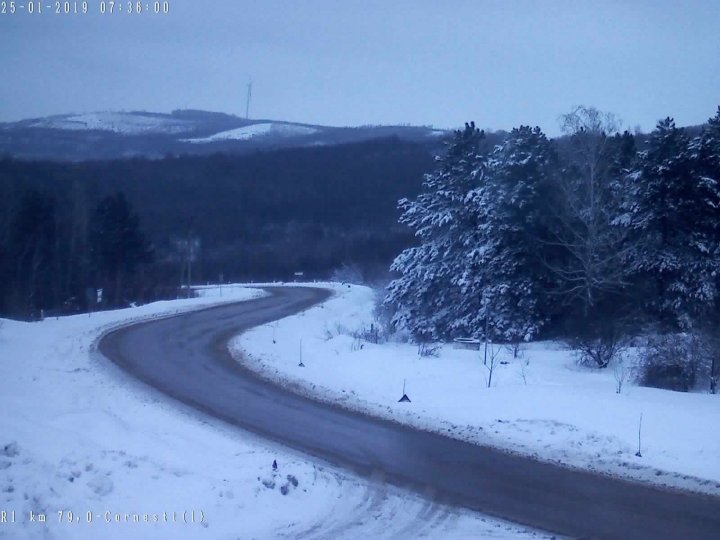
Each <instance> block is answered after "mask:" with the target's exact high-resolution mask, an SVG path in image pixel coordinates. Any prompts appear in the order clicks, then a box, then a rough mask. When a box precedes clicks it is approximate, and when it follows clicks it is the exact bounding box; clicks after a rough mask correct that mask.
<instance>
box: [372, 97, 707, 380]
mask: <svg viewBox="0 0 720 540" xmlns="http://www.w3.org/2000/svg"><path fill="white" fill-rule="evenodd" d="M562 126H563V132H564V137H562V138H559V139H557V140H550V139H548V137H546V136H545V134H544V133H543V132H542V131H541V130H540V128H531V127H528V126H521V127H519V128H516V129H513V130H512V132H511V133H510V134H509V135H508V136H507V138H506V139H505V140H504V141H503V142H502V144H499V145H496V146H494V147H493V148H492V149H491V150H490V151H488V150H487V149H486V147H485V146H484V145H483V140H484V138H485V134H484V133H483V132H482V131H480V130H479V129H477V128H476V127H475V126H474V124H466V126H465V129H464V130H459V131H457V132H456V133H455V137H454V140H453V141H452V143H451V144H450V146H449V148H448V150H447V152H446V153H445V154H443V155H442V156H441V157H440V158H439V161H438V166H437V167H436V169H435V170H434V172H432V173H430V174H428V175H426V177H425V180H424V183H423V186H422V190H421V193H420V194H419V195H418V196H417V197H415V198H405V199H403V200H401V201H400V207H401V209H402V211H403V213H402V216H401V219H400V221H401V222H402V223H404V224H405V225H407V226H408V227H409V228H410V229H411V230H412V231H413V232H414V233H415V236H416V237H417V239H418V244H417V245H415V246H411V247H408V248H406V249H405V250H403V251H402V252H401V253H400V254H399V255H398V256H397V258H396V259H395V261H394V262H393V264H392V269H393V271H394V272H396V274H397V276H396V278H395V279H394V280H393V281H392V282H391V283H390V286H389V288H388V294H387V297H386V299H385V305H386V307H387V308H388V309H389V310H390V312H391V322H392V324H393V325H394V327H396V328H404V329H407V330H408V331H409V332H410V333H411V334H412V336H413V338H414V339H415V340H416V341H419V342H421V343H422V342H429V341H435V340H446V339H449V338H453V337H458V336H472V337H480V338H483V339H486V340H492V341H498V342H504V343H508V342H509V343H513V342H514V343H518V342H523V341H529V340H531V339H535V338H538V337H541V338H542V337H562V338H564V339H567V340H569V341H570V342H571V346H572V348H573V349H575V350H576V351H578V353H579V354H580V357H581V361H582V362H583V363H587V364H590V365H594V366H596V367H600V368H603V367H606V366H607V365H609V363H610V361H611V360H612V359H613V357H614V356H615V355H616V353H617V351H618V349H619V347H621V346H622V343H623V340H625V339H627V338H629V337H631V336H637V335H645V336H647V335H656V336H665V335H668V333H672V332H678V331H682V332H689V333H690V334H691V335H701V334H702V335H703V336H705V337H704V338H703V339H702V340H700V341H698V346H700V345H703V346H704V345H708V344H709V343H712V344H711V345H709V348H711V349H712V350H713V351H712V354H711V355H710V356H711V357H712V358H711V363H712V368H711V369H712V373H713V383H712V389H713V391H714V389H715V385H716V377H717V372H718V367H719V366H720V362H718V360H717V358H718V355H719V354H718V353H720V347H718V346H717V344H718V337H719V333H720V330H718V328H720V324H719V323H720V317H719V315H720V287H719V285H720V276H719V275H718V271H717V270H718V268H719V267H720V265H719V263H720V109H718V112H717V114H716V115H715V116H714V117H713V118H711V119H709V121H708V122H707V124H706V125H705V126H704V127H703V128H702V129H701V130H700V131H699V132H697V133H696V134H695V135H690V134H689V133H688V132H687V131H686V130H685V129H683V128H679V127H677V126H676V125H675V122H674V121H673V119H672V118H669V117H668V118H665V119H664V120H661V121H659V122H658V124H657V127H656V128H655V130H654V131H652V132H651V133H650V134H649V135H647V136H640V135H634V134H632V133H629V132H628V131H624V132H622V133H620V132H619V122H618V121H617V119H616V118H615V117H614V116H613V115H612V114H609V113H603V112H600V111H598V110H597V109H595V108H592V107H578V108H576V109H574V110H573V111H572V112H571V113H569V114H567V115H564V116H563V117H562ZM638 139H640V141H638ZM639 147H641V148H642V149H639ZM678 341H679V340H678ZM651 348H652V347H650V349H651ZM687 352H688V350H687V349H686V350H684V351H683V352H682V354H679V352H678V350H676V351H675V356H676V361H677V359H679V358H682V359H683V360H685V358H686V356H687V355H686V354H685V353H687ZM664 353H667V354H668V356H672V354H671V353H672V351H669V350H667V348H665V349H663V354H664ZM663 369H670V368H667V366H666V367H663ZM672 369H675V367H673V368H672ZM678 369H679V368H678ZM693 369H694V368H693ZM668 374H669V373H665V375H668ZM677 375H678V377H681V376H682V377H684V376H685V374H684V373H678V374H677Z"/></svg>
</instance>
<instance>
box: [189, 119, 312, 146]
mask: <svg viewBox="0 0 720 540" xmlns="http://www.w3.org/2000/svg"><path fill="white" fill-rule="evenodd" d="M317 131H318V130H317V129H315V128H311V127H308V126H297V125H293V124H281V123H275V122H262V123H260V124H251V125H249V126H243V127H239V128H235V129H229V130H227V131H221V132H220V133H215V134H214V135H211V136H209V137H203V138H199V139H185V142H190V143H210V142H217V141H231V140H234V141H246V140H249V139H253V138H255V137H264V136H267V135H278V136H284V137H293V136H300V135H312V134H313V133H317Z"/></svg>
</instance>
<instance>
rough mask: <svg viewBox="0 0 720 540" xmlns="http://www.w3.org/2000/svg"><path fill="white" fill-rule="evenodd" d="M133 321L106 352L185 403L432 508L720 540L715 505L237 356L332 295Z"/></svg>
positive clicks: (108, 342) (562, 529) (579, 531)
mask: <svg viewBox="0 0 720 540" xmlns="http://www.w3.org/2000/svg"><path fill="white" fill-rule="evenodd" d="M268 291H269V292H270V293H271V295H270V296H267V297H264V298H260V299H257V300H250V301H247V302H242V303H237V304H230V305H225V306H221V307H216V308H211V309H206V310H202V311H196V312H192V313H188V314H184V315H179V316H176V317H171V318H167V319H162V320H158V321H153V322H148V323H142V324H136V325H133V326H129V327H126V328H123V329H120V330H117V331H115V332H112V333H110V334H108V335H107V336H106V337H104V338H103V339H102V340H101V342H100V350H101V352H102V353H103V354H104V355H105V356H107V357H108V358H110V359H111V360H112V361H114V362H115V363H116V364H118V365H120V366H121V367H123V368H124V369H126V370H127V371H128V372H130V373H131V374H133V375H134V376H136V377H137V378H139V379H140V380H142V381H144V382H146V383H147V384H149V385H151V386H154V387H155V388H157V389H159V390H160V391H162V392H164V393H165V394H168V395H170V396H172V397H174V398H176V399H178V400H180V401H182V402H183V403H186V404H188V405H191V406H193V407H195V408H197V409H199V410H201V411H203V412H206V413H208V414H210V415H212V416H215V417H218V418H221V419H223V420H225V421H227V422H230V423H231V424H235V425H237V426H240V427H242V428H245V429H248V430H251V431H253V432H256V433H258V434H260V435H262V436H264V437H267V438H270V439H273V440H276V441H278V442H281V443H283V444H285V445H288V446H291V447H294V448H296V449H299V450H301V451H304V452H307V453H309V454H312V455H316V456H318V457H321V458H323V459H326V460H328V461H330V462H333V463H336V464H339V465H342V466H344V467H349V468H351V469H353V470H354V471H356V472H359V473H361V474H378V473H380V474H382V475H383V476H384V478H385V479H386V480H388V481H391V482H393V483H395V484H397V485H400V486H404V487H409V488H411V489H415V490H417V491H419V492H420V493H422V494H424V495H425V496H431V497H433V498H434V499H435V500H436V501H439V502H447V503H450V504H457V505H461V506H464V507H467V508H471V509H474V510H478V511H480V512H485V513H488V514H492V515H496V516H499V517H502V518H506V519H509V520H512V521H516V522H519V523H523V524H526V525H529V526H532V527H537V528H540V529H544V530H547V531H552V532H555V533H558V534H562V535H568V536H574V537H581V538H649V539H664V538H667V539H702V538H708V539H711V538H712V539H714V540H717V539H720V498H718V497H711V496H704V495H695V494H687V493H682V492H672V491H665V490H660V489H656V488H652V487H648V486H643V485H639V484H633V483H629V482H625V481H622V480H617V479H612V478H608V477H603V476H598V475H593V474H590V473H585V472H579V471H574V470H569V469H564V468H562V467H559V466H555V465H550V464H545V463H539V462H537V461H533V460H531V459H525V458H520V457H516V456H511V455H507V454H505V453H502V452H500V451H497V450H493V449H489V448H485V447H479V446H475V445H472V444H468V443H464V442H461V441H457V440H454V439H450V438H446V437H443V436H441V435H436V434H432V433H426V432H421V431H416V430H413V429H410V428H405V427H402V426H399V425H395V424H392V423H390V422H386V421H383V420H379V419H375V418H370V417H367V416H363V415H360V414H355V413H351V412H348V411H345V410H341V409H336V408H333V407H331V406H329V405H326V404H322V403H318V402H315V401H312V400H310V399H307V398H304V397H301V396H298V395H296V394H293V393H292V392H289V391H287V390H284V389H282V388H280V387H277V386H274V385H272V384H269V383H267V382H264V381H262V380H260V379H258V378H257V377H255V376H254V375H253V374H252V373H250V372H249V371H247V370H245V369H243V368H242V367H240V366H239V365H238V364H237V363H236V362H235V361H234V360H233V359H232V357H231V356H230V353H229V352H228V349H227V341H228V340H229V339H230V338H231V337H232V336H234V335H236V334H237V333H239V332H241V331H243V330H246V329H248V328H251V327H253V326H256V325H258V324H263V323H266V322H269V321H272V320H274V319H277V318H281V317H284V316H287V315H290V314H292V313H295V312H298V311H301V310H303V309H305V308H307V307H309V306H311V305H313V304H315V303H317V302H319V301H322V300H324V299H326V298H327V297H328V296H329V293H328V291H325V290H322V289H311V288H274V289H272V288H271V289H268Z"/></svg>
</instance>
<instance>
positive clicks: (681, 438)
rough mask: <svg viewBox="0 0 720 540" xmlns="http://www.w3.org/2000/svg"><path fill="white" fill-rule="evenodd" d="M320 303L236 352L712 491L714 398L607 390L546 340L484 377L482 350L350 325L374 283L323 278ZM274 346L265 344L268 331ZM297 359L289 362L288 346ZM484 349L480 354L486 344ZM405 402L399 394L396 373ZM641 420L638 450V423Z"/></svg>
mask: <svg viewBox="0 0 720 540" xmlns="http://www.w3.org/2000/svg"><path fill="white" fill-rule="evenodd" d="M327 286H328V287H330V288H332V289H333V290H334V291H335V292H336V295H335V297H334V298H332V299H331V300H329V301H328V302H326V303H325V304H324V305H323V306H322V307H316V308H313V309H311V310H308V311H306V312H305V313H301V314H299V315H297V316H294V317H290V318H287V319H283V320H282V321H280V322H278V323H273V324H270V325H266V326H263V327H259V328H256V329H253V330H251V331H250V332H247V333H245V334H243V335H241V336H239V337H238V338H236V339H234V340H233V342H232V349H233V350H234V352H235V354H236V357H237V358H238V361H240V362H242V363H244V364H245V365H247V366H248V367H250V368H252V369H254V370H256V371H257V372H259V373H261V374H262V375H263V376H265V377H267V378H270V379H274V380H278V381H282V382H284V383H285V384H289V385H293V386H294V387H295V388H298V389H299V390H300V391H302V392H304V393H307V394H309V395H313V396H315V397H317V398H318V399H322V400H325V401H328V402H331V403H334V404H337V405H341V406H344V407H348V408H352V409H358V410H361V411H365V412H367V413H369V414H374V415H378V416H382V417H384V418H389V419H392V420H395V421H399V422H405V423H408V424H411V425H414V426H417V427H420V428H422V429H428V430H432V431H436V432H440V433H443V434H445V435H448V436H452V437H457V438H460V439H464V440H469V441H472V442H475V443H478V444H485V445H491V446H495V447H498V448H503V449H507V450H510V451H513V452H517V453H520V454H524V455H530V456H534V457H538V458H540V459H543V460H547V461H554V462H559V463H562V464H564V465H568V466H573V467H579V468H585V469H590V470H595V471H599V472H603V473H608V474H613V475H619V476H623V477H630V478H633V479H638V480H643V481H648V482H652V483H657V484H661V485H673V486H677V487H683V488H686V489H693V490H698V491H704V492H710V493H714V494H720V430H718V429H717V428H716V426H717V420H718V418H720V396H712V395H708V394H692V393H691V394H685V393H678V392H670V391H665V390H657V389H651V388H640V387H637V386H633V385H631V384H630V383H628V382H626V383H625V384H624V386H623V389H622V392H621V393H619V394H618V393H616V385H617V382H616V379H615V375H614V371H613V369H608V370H602V371H598V370H593V369H588V368H582V367H579V366H577V365H576V364H575V362H574V360H573V358H572V355H571V353H570V352H569V351H567V350H565V349H564V348H563V347H562V346H561V345H559V344H556V343H531V344H527V345H525V346H524V347H523V349H522V353H521V356H522V357H521V358H518V359H515V358H513V355H512V353H511V352H510V351H509V350H506V349H499V348H497V347H496V348H493V349H492V351H495V352H497V353H498V356H497V358H496V368H495V370H494V373H493V379H492V386H491V387H490V388H488V385H487V381H488V375H489V371H488V369H487V368H486V367H485V366H484V365H483V353H484V351H472V350H461V349H456V348H453V347H452V346H448V345H445V346H442V348H441V349H440V350H439V352H438V357H420V356H418V350H417V347H416V346H413V345H410V344H401V343H385V344H380V345H376V344H373V343H370V342H368V341H367V340H365V339H361V338H359V337H353V334H356V335H357V334H358V332H362V331H364V330H365V331H366V330H368V329H369V328H370V325H371V324H375V325H377V321H375V320H374V318H373V315H372V308H373V291H371V290H370V289H368V288H366V287H359V286H341V285H338V284H327ZM273 333H274V335H275V336H276V341H277V344H275V345H273V344H272V335H273ZM301 339H302V351H303V352H302V354H303V362H304V364H305V366H306V367H305V368H299V367H298V366H297V364H298V354H299V352H298V351H299V343H300V340H301ZM492 351H491V352H492ZM405 380H406V381H407V384H406V388H407V394H408V396H409V397H410V399H411V400H412V402H411V403H398V399H399V398H400V397H401V396H402V390H403V382H404V381H405ZM641 414H642V415H643V423H642V458H639V457H636V456H635V453H636V452H637V450H638V425H639V420H640V415H641Z"/></svg>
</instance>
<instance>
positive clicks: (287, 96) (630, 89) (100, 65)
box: [0, 0, 720, 134]
mask: <svg viewBox="0 0 720 540" xmlns="http://www.w3.org/2000/svg"><path fill="white" fill-rule="evenodd" d="M27 1H28V0H17V4H18V5H21V4H26V3H27ZM120 3H121V2H116V4H120ZM153 3H154V0H149V7H150V10H151V11H152V10H153ZM43 4H44V5H50V4H55V2H54V1H53V2H49V1H45V0H43ZM78 4H80V2H78ZM88 4H89V8H90V11H91V12H94V14H88V15H56V14H54V13H53V10H52V9H51V10H48V9H47V7H45V8H44V13H43V14H42V15H38V14H34V15H29V14H27V13H26V10H27V8H26V9H25V10H20V9H19V8H18V10H17V12H16V13H15V14H14V15H10V14H0V65H1V66H2V70H1V71H0V121H11V120H19V119H22V118H28V117H36V116H45V115H50V114H60V113H68V112H85V111H96V110H146V111H157V112H169V111H171V110H173V109H177V108H195V109H207V110H213V111H222V112H228V113H233V114H238V115H241V116H244V114H245V96H246V85H247V82H248V80H250V79H252V81H253V95H252V103H251V106H250V117H251V118H270V119H278V120H289V121H299V122H307V123H317V124H327V125H360V124H396V123H410V124H423V125H427V124H432V125H435V126H436V127H443V128H445V127H457V126H459V125H461V124H462V123H463V122H465V121H466V120H471V119H472V120H475V122H476V123H477V124H478V125H479V126H482V127H485V128H490V129H509V128H512V127H514V126H517V125H520V124H532V125H540V126H541V127H542V128H543V129H544V130H546V131H547V132H548V133H550V134H555V133H557V131H558V121H557V118H558V115H560V114H562V113H564V112H567V111H568V110H569V109H570V108H571V107H572V106H574V105H578V104H585V105H594V106H596V107H598V108H600V109H602V110H605V111H610V112H614V113H616V114H617V115H619V116H620V118H621V119H622V120H623V122H624V124H625V125H626V126H628V127H631V128H632V127H635V126H636V125H640V126H641V127H642V128H643V129H645V130H647V129H651V128H652V127H653V126H654V124H655V122H656V121H657V120H658V119H659V118H660V117H664V116H667V115H670V116H674V117H675V119H676V121H677V123H678V124H680V125H688V124H697V123H701V122H704V121H705V120H706V119H707V118H708V117H710V116H713V115H714V113H715V111H716V110H717V106H718V105H719V104H720V1H719V0H707V1H700V0H697V1H692V0H682V1H678V0H667V1H665V0H647V1H641V0H636V1H632V0H624V1H612V0H603V1H596V2H583V1H580V0H575V1H567V2H565V1H560V0H546V1H511V0H503V1H501V0H498V1H482V0H465V1H464V0H446V1H440V0H437V1H429V0H428V1H423V0H408V1H393V0H382V1H374V0H362V1H355V0H327V1H323V0H308V1H303V0H294V1H291V0H288V1H278V0H257V1H239V0H208V1H198V0H170V1H169V4H170V13H169V14H168V15H155V14H153V13H149V14H148V13H145V14H142V15H136V14H133V15H129V14H127V13H125V11H126V9H123V13H115V14H114V15H109V14H106V15H100V14H99V9H100V4H101V2H100V0H88ZM106 5H107V4H106ZM122 5H123V7H124V8H126V6H127V2H125V1H123V2H122ZM50 7H52V6H50ZM116 10H117V7H116Z"/></svg>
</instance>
